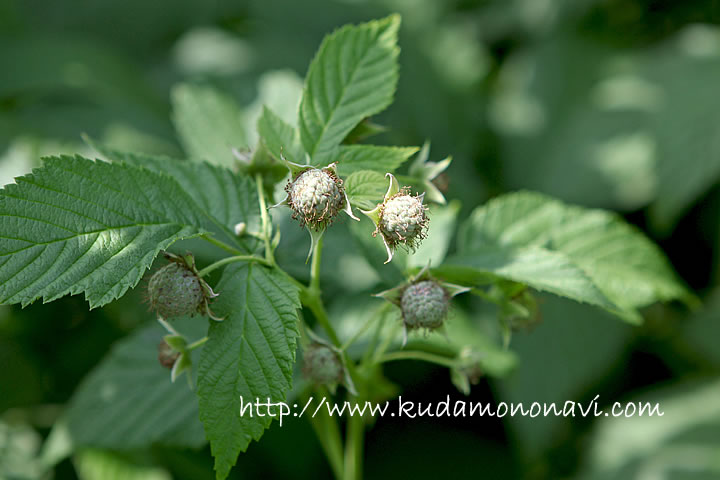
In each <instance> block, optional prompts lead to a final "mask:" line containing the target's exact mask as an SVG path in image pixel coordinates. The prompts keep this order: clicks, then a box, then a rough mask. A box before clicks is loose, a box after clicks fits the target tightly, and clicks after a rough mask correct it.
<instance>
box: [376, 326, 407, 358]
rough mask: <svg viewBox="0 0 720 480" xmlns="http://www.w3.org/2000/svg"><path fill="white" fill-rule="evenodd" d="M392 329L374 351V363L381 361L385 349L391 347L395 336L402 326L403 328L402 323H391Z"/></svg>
mask: <svg viewBox="0 0 720 480" xmlns="http://www.w3.org/2000/svg"><path fill="white" fill-rule="evenodd" d="M390 328H391V330H390V333H389V334H388V336H387V337H385V339H384V340H383V342H382V343H381V344H380V346H379V347H378V348H377V349H375V351H374V352H373V357H372V358H373V363H379V362H380V358H381V357H382V355H383V354H384V353H385V351H386V350H387V349H388V348H390V345H392V343H393V342H394V341H395V336H396V335H397V334H398V332H399V330H400V328H403V326H402V324H399V323H395V322H393V323H391V327H390Z"/></svg>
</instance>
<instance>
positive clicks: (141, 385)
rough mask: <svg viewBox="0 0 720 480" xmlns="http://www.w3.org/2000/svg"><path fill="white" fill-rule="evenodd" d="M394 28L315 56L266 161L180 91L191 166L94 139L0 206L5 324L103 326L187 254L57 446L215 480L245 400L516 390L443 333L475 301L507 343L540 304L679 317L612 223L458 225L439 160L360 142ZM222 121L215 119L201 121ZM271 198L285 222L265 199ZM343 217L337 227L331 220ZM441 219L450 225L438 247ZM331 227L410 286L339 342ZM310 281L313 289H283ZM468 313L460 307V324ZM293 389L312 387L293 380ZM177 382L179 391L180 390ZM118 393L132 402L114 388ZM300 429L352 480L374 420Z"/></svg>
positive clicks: (501, 354) (663, 283) (463, 334)
mask: <svg viewBox="0 0 720 480" xmlns="http://www.w3.org/2000/svg"><path fill="white" fill-rule="evenodd" d="M399 27H400V19H399V17H398V16H391V17H388V18H385V19H381V20H377V21H371V22H369V23H365V24H361V25H356V26H353V25H350V26H345V27H343V28H341V29H339V30H337V31H336V32H334V33H332V34H330V35H329V36H327V37H326V38H325V40H324V41H323V43H322V45H321V46H320V49H319V50H318V52H317V54H316V56H315V58H314V59H313V60H312V62H311V63H310V67H309V70H308V73H307V76H306V78H305V84H304V88H303V92H302V99H301V101H300V104H299V110H298V115H297V121H296V122H295V123H293V122H290V123H289V122H287V121H285V120H284V119H282V118H281V116H280V115H278V114H276V113H275V112H274V111H273V110H271V109H270V108H268V107H266V108H265V109H264V110H263V111H262V114H261V115H260V117H259V119H258V122H257V134H258V136H259V141H258V143H257V144H256V145H239V144H235V143H233V138H234V137H233V131H232V128H230V127H232V126H233V124H232V123H227V122H225V121H224V120H225V119H226V118H228V117H230V118H232V117H233V115H234V113H232V112H230V113H229V114H228V110H232V109H233V108H234V106H233V105H232V104H229V103H226V102H224V100H223V99H224V98H225V97H224V96H223V95H222V94H220V93H218V92H216V91H214V90H212V89H209V88H207V87H197V86H182V87H179V88H178V89H177V90H176V91H175V94H174V101H175V102H176V118H175V121H176V125H177V126H178V130H179V132H180V135H181V139H182V142H183V144H184V145H185V147H186V150H187V152H188V154H189V157H190V158H188V159H186V160H179V159H171V158H166V157H159V156H152V155H147V154H142V153H131V152H123V151H118V150H115V149H112V148H109V147H107V146H104V145H101V144H98V143H96V142H93V141H92V140H91V139H89V138H88V139H86V140H87V142H88V143H89V144H90V145H91V146H93V147H94V148H95V149H96V150H97V151H98V152H99V154H100V155H101V156H102V157H104V160H100V159H97V160H92V159H88V158H84V157H82V156H79V155H75V156H57V157H48V158H45V159H44V165H43V166H42V167H41V168H38V169H36V170H34V171H33V172H32V173H31V174H28V175H26V176H23V177H19V178H17V179H16V181H15V183H14V184H10V185H7V186H5V187H4V188H3V190H2V191H0V216H2V218H3V220H2V222H1V223H0V301H1V302H2V303H4V304H21V305H23V306H25V305H28V304H30V303H32V302H34V301H36V300H39V299H42V301H43V302H50V301H53V300H55V299H58V298H60V297H62V296H65V295H75V294H83V295H84V296H85V298H86V299H87V301H88V303H89V306H90V308H97V307H102V306H103V305H106V304H108V303H110V302H112V301H114V300H117V299H118V298H120V297H122V296H123V295H125V294H126V293H127V292H128V290H129V289H132V288H134V287H136V285H138V283H139V282H140V280H141V278H142V277H143V275H145V274H146V271H147V270H148V269H149V268H150V267H151V265H152V264H153V262H154V260H155V258H156V257H157V256H158V255H159V254H160V252H163V251H166V250H168V249H171V248H172V249H174V250H176V251H177V252H178V253H175V254H168V258H169V259H170V263H164V264H162V265H160V266H159V267H158V269H157V270H156V271H155V273H154V274H152V277H151V278H150V280H149V282H148V292H147V297H148V301H149V303H150V307H151V309H152V310H153V311H154V312H156V313H157V314H158V317H159V318H158V319H159V320H160V324H158V325H153V326H150V327H147V328H144V329H141V330H140V331H138V332H137V333H136V334H135V335H132V336H131V337H130V338H128V339H127V340H125V341H124V342H121V343H120V344H119V345H118V346H117V347H116V349H115V350H114V351H113V352H112V354H111V355H110V357H109V358H108V360H107V361H106V362H105V363H103V364H102V365H101V366H100V367H98V369H97V370H96V371H95V372H93V373H92V374H91V375H90V377H89V378H88V379H87V380H86V382H85V383H84V384H83V385H82V386H81V387H80V389H79V390H78V392H77V394H76V396H75V398H74V399H73V402H72V404H71V406H70V407H69V409H68V411H67V412H66V414H65V416H64V421H63V422H62V423H59V424H58V426H56V429H55V431H54V432H53V434H52V435H51V437H50V442H51V443H52V441H53V439H56V438H59V437H61V436H62V435H63V433H62V432H61V430H62V429H65V430H66V432H65V435H67V434H68V432H69V435H70V436H71V437H72V439H73V445H77V446H97V447H108V448H126V449H127V448H130V449H133V448H142V447H147V446H149V445H151V444H155V443H160V444H172V445H183V446H191V447H196V446H200V445H203V444H204V443H205V442H206V441H208V442H209V443H210V447H211V451H212V454H213V456H214V457H215V470H216V474H217V478H218V479H224V478H225V477H227V476H228V474H229V472H230V470H231V468H232V466H233V465H234V464H235V462H236V461H237V459H238V455H240V453H241V452H243V451H245V450H246V449H247V448H248V446H249V444H250V443H251V442H252V441H253V440H259V439H260V437H261V436H262V435H263V432H264V430H265V429H267V428H268V427H270V424H271V420H272V418H270V417H268V416H263V417H258V416H252V417H251V416H243V415H241V413H240V404H241V402H242V401H243V400H244V401H245V402H248V401H254V400H255V399H262V400H265V399H270V401H272V402H280V401H287V402H288V403H291V404H292V402H293V401H294V400H295V399H303V400H305V399H307V398H309V397H310V396H313V395H314V396H316V397H320V396H323V395H324V394H326V392H327V386H331V384H332V386H334V385H339V387H338V388H337V389H336V390H334V392H335V393H334V395H335V398H336V399H342V398H348V399H350V400H352V401H357V402H362V401H364V400H367V399H372V400H374V401H379V400H382V399H384V398H386V396H387V395H388V394H387V393H382V392H381V393H378V389H377V388H375V386H376V385H377V384H380V383H382V382H383V381H384V379H383V378H382V374H381V369H380V368H379V367H380V366H381V365H382V364H383V363H385V362H389V361H394V360H403V359H419V360H424V361H428V362H434V363H437V364H439V365H442V366H444V367H447V368H448V369H449V371H450V377H451V379H452V381H453V382H454V383H455V385H457V386H458V388H459V389H460V390H461V391H463V392H467V391H468V389H469V388H470V384H471V383H473V382H475V381H477V377H478V375H480V373H481V372H484V373H487V374H488V375H497V376H501V375H504V374H505V373H507V371H509V369H510V368H511V367H512V364H513V363H514V362H515V361H516V359H515V357H514V356H513V354H512V352H511V350H506V349H504V348H503V346H501V345H498V344H497V342H494V339H488V338H486V337H484V336H483V335H484V334H483V333H482V329H481V328H480V325H478V324H477V322H475V321H474V319H473V318H471V317H470V316H468V315H467V314H466V313H467V312H466V313H465V314H461V315H454V312H456V311H457V312H463V311H465V310H466V309H467V308H468V307H469V306H471V305H473V303H472V301H471V300H469V299H468V298H467V297H472V298H475V299H480V300H482V301H483V302H487V303H488V304H490V305H494V306H496V307H497V313H498V325H499V326H500V331H501V332H502V333H503V338H504V340H505V343H506V344H507V343H508V342H509V341H510V333H511V332H512V330H513V328H514V327H516V326H518V325H525V324H528V323H531V322H532V321H534V320H535V319H536V318H537V315H538V312H537V310H538V308H540V309H541V307H538V305H537V303H536V302H535V299H534V296H533V293H532V292H533V291H541V292H549V293H551V294H555V295H559V296H563V297H567V298H569V299H572V300H576V301H578V302H583V303H587V304H591V305H594V306H596V307H598V308H601V309H604V310H606V311H608V312H611V313H612V314H614V315H616V316H617V317H618V318H620V319H621V320H624V321H627V322H631V323H639V322H640V321H641V319H642V317H641V315H640V313H639V309H640V308H641V307H644V306H647V305H649V304H652V303H654V302H657V301H668V300H673V299H685V300H687V299H690V298H691V296H690V294H689V293H688V292H687V290H686V289H685V287H684V286H683V285H682V284H681V283H680V282H679V281H678V280H677V278H676V276H675V274H674V273H673V271H672V269H671V268H670V266H669V264H668V262H667V260H666V259H665V257H664V256H663V254H662V253H661V251H660V250H659V249H658V248H657V247H656V246H655V245H653V244H652V243H651V242H650V241H649V240H648V239H647V238H646V237H644V236H643V235H642V234H641V233H640V232H639V231H638V230H636V229H635V228H633V227H631V226H629V225H628V224H626V223H624V221H623V220H622V219H620V218H619V217H618V216H616V215H614V214H612V213H609V212H605V211H601V210H590V209H585V208H581V207H578V206H572V205H566V204H564V203H563V202H560V201H558V200H555V199H553V198H549V197H547V196H545V195H541V194H537V193H532V192H517V193H511V194H507V195H503V196H499V197H497V198H494V199H492V200H490V201H489V202H488V203H486V204H485V205H481V206H473V205H469V206H468V207H469V208H473V207H474V209H473V210H472V212H471V213H470V214H469V215H468V217H467V218H466V219H463V220H461V221H458V218H457V217H458V215H457V213H458V211H459V208H458V206H457V204H456V203H452V204H451V205H446V200H445V197H444V195H443V194H442V193H441V191H440V190H439V189H438V188H437V186H436V185H435V183H434V180H435V179H436V178H437V177H438V175H440V174H441V173H442V172H443V171H444V170H446V169H447V168H448V167H449V165H450V158H447V159H445V160H442V161H440V162H431V161H428V159H429V144H428V145H425V146H424V147H423V148H422V150H420V151H419V153H418V149H417V148H414V147H387V146H377V145H370V144H364V143H362V144H361V143H357V140H358V138H361V137H363V136H364V134H363V132H366V133H367V132H371V133H372V128H367V119H368V118H369V117H371V116H373V115H376V114H378V113H379V112H381V111H382V110H384V109H385V108H386V107H388V106H389V105H390V104H391V102H392V99H393V95H394V92H395V89H396V85H397V81H398V54H399V49H398V47H397V35H398V29H399ZM188 105H195V106H199V107H198V108H194V109H193V108H189V107H188ZM218 105H221V106H222V108H219V109H215V110H214V107H217V106H218ZM214 111H215V112H220V113H218V116H217V118H207V117H203V116H199V114H201V113H205V112H211V114H212V112H214ZM207 124H222V125H223V126H224V127H228V128H224V129H220V130H209V129H207V128H205V125H207ZM194 126H197V128H195V127H194ZM364 127H365V128H364ZM237 128H240V127H239V126H238V127H237ZM227 132H229V133H227ZM226 134H227V136H226ZM415 154H417V156H416V158H415V159H414V161H413V162H412V164H411V165H410V166H409V168H403V164H404V163H405V162H406V161H407V160H409V159H410V157H412V156H413V155H415ZM288 169H289V171H290V173H289V174H287V175H286V173H287V171H288ZM388 180H389V182H390V186H389V188H388V187H387V182H388ZM283 188H284V189H285V193H286V194H287V198H286V199H285V200H284V201H282V200H281V199H280V198H276V197H278V196H279V194H281V193H282V189H283ZM449 196H452V190H450V193H449ZM278 200H281V202H280V204H278V205H277V206H276V208H269V207H270V206H271V205H274V204H276V202H277V201H278ZM288 206H289V207H290V209H291V211H290V210H288V209H287V207H288ZM283 209H285V210H283ZM342 210H344V211H346V212H347V213H348V215H349V216H348V217H345V218H342V217H339V216H338V214H339V213H340V211H342ZM355 212H357V213H360V212H362V213H364V214H365V217H367V218H364V219H361V218H360V217H362V216H359V217H358V216H356V215H355ZM289 213H290V214H291V215H292V216H293V217H294V218H295V219H296V220H297V221H298V222H299V224H300V225H301V226H302V227H305V228H306V229H307V230H308V231H309V232H310V234H311V239H312V241H311V248H310V255H311V257H312V260H311V262H310V265H309V266H307V267H306V265H305V264H304V263H303V262H299V263H298V262H295V261H293V260H292V258H293V257H292V255H291V254H292V253H294V252H295V251H299V250H303V249H304V248H305V245H302V244H300V243H299V242H296V241H291V242H284V241H283V238H284V236H285V235H293V234H292V233H291V229H295V230H297V229H298V226H297V225H293V224H291V223H289V222H287V221H285V219H286V217H287V216H289V215H288V214H289ZM436 216H437V217H436ZM434 218H438V219H442V221H441V222H439V223H438V224H437V225H438V226H437V227H434V225H435V224H434V221H433V220H434ZM458 223H459V228H457V229H456V225H457V224H458ZM372 224H374V227H375V228H374V230H373V225H372ZM336 228H337V229H345V230H346V231H348V232H349V234H350V235H351V236H352V238H353V239H354V241H353V242H351V243H344V244H343V245H338V247H342V249H343V250H352V249H357V250H359V251H361V252H363V255H364V256H365V257H366V261H367V265H368V266H369V268H373V269H375V271H376V273H377V275H378V277H379V278H380V283H387V282H388V281H389V280H388V279H391V278H394V274H395V273H397V272H400V273H401V274H402V275H403V276H405V278H406V279H407V280H406V281H405V282H402V281H397V282H395V281H393V283H394V284H391V285H387V286H388V287H391V288H388V289H387V290H386V291H384V292H382V293H379V295H380V296H382V297H384V298H385V299H387V300H388V301H389V302H384V301H383V300H380V299H377V298H373V297H372V296H371V295H366V294H364V295H363V297H362V301H363V310H364V311H365V312H366V314H365V315H359V316H357V318H356V319H355V320H357V321H355V322H352V323H351V325H350V329H349V331H347V329H344V330H340V329H339V328H338V325H339V323H340V319H339V318H335V317H334V316H333V315H331V314H330V313H328V309H327V308H326V302H327V300H328V298H327V295H323V287H325V286H327V282H324V281H323V279H322V278H321V277H322V270H321V265H322V255H323V243H324V239H325V235H326V234H327V232H329V231H330V230H332V229H336ZM456 233H457V234H456ZM281 234H282V235H281ZM328 235H329V234H328ZM373 236H375V237H379V238H374V239H373ZM291 238H292V237H291ZM325 240H327V242H332V240H333V239H332V238H330V237H329V236H328V238H327V239H325ZM453 242H454V243H453ZM203 244H207V245H208V246H209V247H211V248H212V249H214V250H213V253H210V254H207V253H204V254H203V255H199V254H197V255H196V257H197V258H202V259H203V261H202V263H200V262H199V263H200V268H196V266H195V260H194V258H193V255H189V254H187V253H185V252H186V251H188V250H190V249H192V250H193V251H196V250H203V249H205V247H204V246H203ZM398 247H402V248H400V252H401V253H399V251H398ZM403 248H404V249H407V250H408V252H407V254H406V252H405V251H404V250H403ZM378 250H379V251H378ZM203 251H207V249H205V250H203ZM384 253H387V260H386V261H385V264H387V265H385V264H382V260H384ZM301 257H303V260H304V253H302V254H301ZM208 258H210V259H211V260H207V259H208ZM378 259H379V260H380V261H377V260H378ZM334 267H335V268H342V267H341V264H340V263H335V264H334ZM305 268H307V270H309V272H308V274H307V275H296V274H291V273H290V272H291V271H292V272H297V271H301V270H302V269H305ZM342 274H343V275H345V276H350V277H352V275H353V272H352V271H346V272H342ZM335 290H337V288H336V289H335ZM375 293H377V292H375ZM460 293H464V294H465V295H464V297H466V298H464V299H463V301H462V302H459V303H460V304H461V305H460V306H457V307H456V306H454V303H453V302H454V301H453V297H454V296H456V295H458V294H460ZM456 308H457V310H455V309H456ZM192 315H194V316H192ZM177 317H180V318H177ZM386 326H388V328H385V327H386ZM598 328H600V326H598ZM402 331H405V335H406V339H405V340H403V339H402ZM459 332H460V333H459ZM478 338H481V340H477V339H478ZM158 342H161V343H160V347H158ZM298 344H300V345H301V346H303V347H304V348H303V350H304V352H305V353H304V356H305V358H304V360H303V361H300V360H299V359H298V358H297V355H296V351H297V347H298ZM158 348H159V350H158ZM158 355H159V360H160V361H159V362H158V361H157V360H155V359H154V357H156V356H158ZM160 363H162V365H160ZM303 365H304V368H302V366H303ZM163 366H164V367H168V368H171V369H172V376H169V375H168V373H167V370H166V369H164V368H163ZM301 370H304V371H305V376H304V377H303V376H302V374H297V375H296V374H295V373H296V372H300V371H301ZM138 372H143V374H142V375H140V374H139V373H138ZM183 373H186V374H187V379H188V380H189V382H190V387H191V388H188V386H187V385H184V384H183V382H178V383H173V382H171V380H175V378H176V377H177V376H179V375H180V374H183ZM119 378H122V379H124V380H123V381H125V382H127V383H125V384H122V383H120V384H118V383H114V384H113V388H108V386H109V383H108V382H110V379H119ZM118 381H119V380H118ZM122 387H125V388H122ZM383 395H385V397H383ZM121 397H122V399H121ZM121 400H122V401H121ZM110 412H112V414H110ZM113 419H116V420H113ZM117 419H122V421H118V420H117ZM310 421H311V422H313V425H314V427H315V430H316V432H318V435H319V441H320V444H321V445H322V447H323V449H324V451H325V453H326V454H327V457H328V461H329V463H330V465H331V468H332V470H333V472H334V474H335V475H336V476H337V477H338V478H346V479H353V478H360V477H361V475H362V445H363V442H362V439H363V433H364V431H365V429H366V428H367V426H368V425H369V424H370V419H369V418H362V417H359V416H349V417H348V418H346V419H339V418H334V417H329V416H325V417H323V416H319V417H317V418H313V419H311V420H310ZM112 422H115V423H112ZM343 422H344V427H345V429H346V432H347V434H346V440H345V441H343V440H342V437H341V435H340V434H339V432H340V428H341V426H343V425H342V424H343Z"/></svg>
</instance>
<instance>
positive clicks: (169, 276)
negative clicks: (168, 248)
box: [148, 262, 204, 318]
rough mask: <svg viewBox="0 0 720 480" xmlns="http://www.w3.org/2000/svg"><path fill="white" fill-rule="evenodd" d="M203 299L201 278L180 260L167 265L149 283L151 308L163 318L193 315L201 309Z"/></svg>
mask: <svg viewBox="0 0 720 480" xmlns="http://www.w3.org/2000/svg"><path fill="white" fill-rule="evenodd" d="M203 299H204V294H203V287H202V284H201V280H200V278H199V277H198V276H197V275H196V274H195V272H193V271H192V270H191V269H189V268H187V267H186V266H185V265H183V264H181V263H178V262H172V263H169V264H167V265H165V266H164V267H163V268H161V269H160V270H158V271H157V272H155V274H154V275H153V276H152V277H151V278H150V282H149V283H148V300H149V302H150V309H151V310H154V311H155V312H157V314H158V315H160V316H161V317H162V318H175V317H181V316H184V315H192V314H194V313H196V312H198V311H199V309H200V307H201V305H202V303H203Z"/></svg>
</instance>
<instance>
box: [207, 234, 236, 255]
mask: <svg viewBox="0 0 720 480" xmlns="http://www.w3.org/2000/svg"><path fill="white" fill-rule="evenodd" d="M200 238H202V239H203V240H205V241H207V242H210V243H212V244H213V245H215V246H216V247H220V248H222V249H223V250H225V251H226V252H228V253H232V254H233V255H242V253H243V252H241V251H240V250H238V249H237V248H235V247H231V246H230V245H228V244H227V243H225V242H221V241H220V240H218V239H217V238H215V237H213V236H211V235H208V234H206V235H202V236H201V237H200Z"/></svg>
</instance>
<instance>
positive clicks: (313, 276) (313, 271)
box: [310, 236, 323, 295]
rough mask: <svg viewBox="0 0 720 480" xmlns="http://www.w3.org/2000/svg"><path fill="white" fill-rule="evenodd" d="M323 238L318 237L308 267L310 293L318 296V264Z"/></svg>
mask: <svg viewBox="0 0 720 480" xmlns="http://www.w3.org/2000/svg"><path fill="white" fill-rule="evenodd" d="M322 249H323V237H322V236H320V238H318V240H317V242H316V243H315V248H314V249H313V253H312V264H311V265H310V291H311V292H313V293H317V294H318V295H319V294H320V262H321V261H322Z"/></svg>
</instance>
